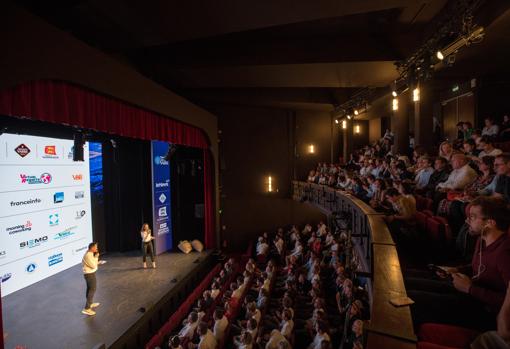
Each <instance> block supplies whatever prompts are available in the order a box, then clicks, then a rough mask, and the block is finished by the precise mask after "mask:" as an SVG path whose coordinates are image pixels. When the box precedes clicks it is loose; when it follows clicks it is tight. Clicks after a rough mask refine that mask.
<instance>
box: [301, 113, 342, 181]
mask: <svg viewBox="0 0 510 349" xmlns="http://www.w3.org/2000/svg"><path fill="white" fill-rule="evenodd" d="M295 126H296V127H295V130H296V131H295V142H296V178H297V179H298V180H303V179H305V178H306V177H307V176H308V172H309V171H310V169H313V168H315V167H316V166H317V163H318V162H328V163H329V162H331V159H333V161H334V162H338V156H339V154H340V145H339V143H340V142H339V141H340V135H339V131H340V125H337V124H333V125H332V120H331V115H330V113H328V112H317V111H297V112H296V125H295ZM332 130H333V133H331V131H332ZM332 142H333V149H332V148H331V143H332ZM311 144H313V145H314V150H315V152H314V153H313V154H310V153H309V151H308V147H309V146H310V145H311Z"/></svg>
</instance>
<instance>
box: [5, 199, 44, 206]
mask: <svg viewBox="0 0 510 349" xmlns="http://www.w3.org/2000/svg"><path fill="white" fill-rule="evenodd" d="M40 203H41V199H39V198H35V199H30V200H23V201H11V206H23V205H31V204H40Z"/></svg>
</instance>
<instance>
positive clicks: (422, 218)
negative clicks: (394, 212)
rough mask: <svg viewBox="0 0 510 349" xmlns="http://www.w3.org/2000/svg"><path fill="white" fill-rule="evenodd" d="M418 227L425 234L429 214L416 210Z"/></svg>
mask: <svg viewBox="0 0 510 349" xmlns="http://www.w3.org/2000/svg"><path fill="white" fill-rule="evenodd" d="M415 217H416V227H417V228H418V231H419V232H420V233H422V234H424V233H425V232H426V231H427V218H428V217H429V216H427V215H426V214H425V213H423V212H420V211H417V212H416V215H415Z"/></svg>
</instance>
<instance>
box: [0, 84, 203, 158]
mask: <svg viewBox="0 0 510 349" xmlns="http://www.w3.org/2000/svg"><path fill="white" fill-rule="evenodd" d="M0 114H4V115H9V116H26V117H28V118H30V119H34V120H41V121H46V122H53V123H57V124H64V125H71V126H77V127H80V128H85V129H90V130H96V131H100V132H106V133H110V134H115V135H119V136H125V137H132V138H139V139H146V140H159V141H165V142H172V143H176V144H182V145H187V146H190V147H196V148H202V149H205V148H208V147H209V142H208V140H207V137H206V136H205V134H204V133H203V131H202V130H201V129H199V128H196V127H194V126H191V125H187V124H185V123H183V122H180V121H176V120H173V119H170V118H168V117H165V116H163V115H159V114H157V113H154V112H151V111H148V110H145V109H142V108H139V107H136V106H133V105H130V104H127V103H124V102H122V101H119V100H116V99H113V98H110V97H106V96H103V95H100V94H97V93H94V92H92V91H90V90H87V89H85V88H82V87H80V86H76V85H72V84H69V83H66V82H62V81H48V80H42V81H33V82H28V83H24V84H21V85H19V86H16V87H14V88H10V89H6V90H3V91H0Z"/></svg>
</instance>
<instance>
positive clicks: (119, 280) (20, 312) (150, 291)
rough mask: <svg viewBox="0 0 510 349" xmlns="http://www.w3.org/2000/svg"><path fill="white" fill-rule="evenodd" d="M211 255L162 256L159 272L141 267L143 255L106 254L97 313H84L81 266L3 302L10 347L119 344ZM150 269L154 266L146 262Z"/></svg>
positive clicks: (99, 274) (99, 278)
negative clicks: (153, 306) (174, 281)
mask: <svg viewBox="0 0 510 349" xmlns="http://www.w3.org/2000/svg"><path fill="white" fill-rule="evenodd" d="M209 253H210V252H202V253H198V252H192V253H190V254H188V255H186V254H183V253H164V254H162V255H160V256H158V260H157V262H158V265H157V269H152V268H149V269H143V268H141V266H142V263H141V256H140V255H139V253H132V254H122V255H107V256H105V258H104V259H105V260H106V261H107V263H106V264H104V265H102V266H100V267H99V268H100V270H99V271H98V272H97V283H98V289H97V292H96V295H95V297H94V301H95V302H100V303H101V306H100V307H99V308H97V314H96V315H95V316H92V317H89V316H86V315H83V314H81V310H82V309H83V306H84V303H85V281H84V279H83V275H82V272H81V266H80V265H77V266H74V267H72V268H70V269H67V270H65V271H63V272H61V273H59V274H57V275H54V276H52V277H49V278H47V279H45V280H42V281H40V282H38V283H36V284H34V285H31V286H29V287H27V288H25V289H23V290H20V291H18V292H15V293H13V294H10V295H8V296H6V297H4V298H2V308H3V309H2V310H3V320H4V332H5V333H6V334H7V338H6V343H5V344H6V349H11V348H14V347H15V346H16V345H23V346H26V347H27V348H30V349H46V348H48V349H49V348H72V349H78V348H87V349H90V348H92V347H94V346H95V345H96V344H99V343H105V344H106V347H108V346H110V345H111V344H112V343H114V342H115V340H117V339H118V338H119V337H120V336H121V335H122V334H123V333H124V332H126V330H127V329H128V328H129V327H130V326H131V325H132V324H133V323H135V322H136V321H137V320H138V319H139V318H140V317H141V316H142V313H141V312H140V311H139V309H140V308H141V307H145V308H147V309H149V308H150V307H151V305H153V304H154V303H155V302H157V301H158V300H160V299H161V298H162V297H163V296H164V295H165V294H166V293H167V292H168V291H169V289H171V288H172V287H174V286H175V285H176V283H172V282H171V280H172V279H174V278H177V279H178V280H180V279H182V278H184V276H185V275H187V274H189V273H190V272H192V270H193V269H195V268H196V267H197V264H196V263H194V262H195V261H196V260H197V258H199V259H200V261H203V260H204V259H205V258H206V257H207V256H208V255H209ZM147 264H149V265H150V263H147Z"/></svg>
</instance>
